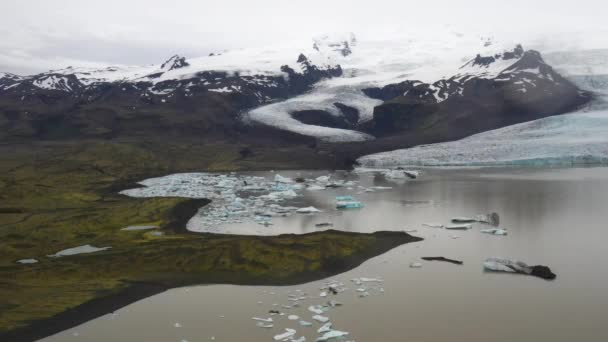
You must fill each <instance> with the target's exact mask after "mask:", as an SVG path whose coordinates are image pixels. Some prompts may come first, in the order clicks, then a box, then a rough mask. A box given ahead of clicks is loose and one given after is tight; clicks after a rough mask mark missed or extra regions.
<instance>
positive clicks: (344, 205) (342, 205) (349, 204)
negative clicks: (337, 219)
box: [336, 201, 363, 209]
mask: <svg viewBox="0 0 608 342" xmlns="http://www.w3.org/2000/svg"><path fill="white" fill-rule="evenodd" d="M336 208H337V209H360V208H363V203H361V202H359V201H339V202H337V203H336Z"/></svg>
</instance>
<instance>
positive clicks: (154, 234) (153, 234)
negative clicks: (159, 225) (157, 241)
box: [150, 232, 165, 237]
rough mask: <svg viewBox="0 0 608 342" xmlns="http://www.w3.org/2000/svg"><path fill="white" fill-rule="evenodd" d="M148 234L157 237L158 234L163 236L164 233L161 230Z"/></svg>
mask: <svg viewBox="0 0 608 342" xmlns="http://www.w3.org/2000/svg"><path fill="white" fill-rule="evenodd" d="M150 235H152V236H156V237H159V236H164V235H165V233H163V232H151V233H150Z"/></svg>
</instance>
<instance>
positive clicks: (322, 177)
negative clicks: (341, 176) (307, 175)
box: [315, 176, 330, 183]
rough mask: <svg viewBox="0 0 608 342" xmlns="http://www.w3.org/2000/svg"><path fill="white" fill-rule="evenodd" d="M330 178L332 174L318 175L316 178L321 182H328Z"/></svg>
mask: <svg viewBox="0 0 608 342" xmlns="http://www.w3.org/2000/svg"><path fill="white" fill-rule="evenodd" d="M329 178H330V176H320V177H317V178H316V179H315V180H316V181H317V182H319V183H327V182H329Z"/></svg>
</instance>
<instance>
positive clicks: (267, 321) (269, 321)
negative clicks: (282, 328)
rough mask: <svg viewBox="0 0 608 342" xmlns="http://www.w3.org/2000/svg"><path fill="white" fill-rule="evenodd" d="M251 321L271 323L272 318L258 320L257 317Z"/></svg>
mask: <svg viewBox="0 0 608 342" xmlns="http://www.w3.org/2000/svg"><path fill="white" fill-rule="evenodd" d="M251 319H252V320H254V321H258V322H264V323H272V317H270V318H259V317H251Z"/></svg>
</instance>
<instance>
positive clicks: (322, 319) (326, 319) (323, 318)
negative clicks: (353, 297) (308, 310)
mask: <svg viewBox="0 0 608 342" xmlns="http://www.w3.org/2000/svg"><path fill="white" fill-rule="evenodd" d="M312 319H314V320H315V321H317V322H320V323H325V322H329V317H326V316H321V315H314V316H312Z"/></svg>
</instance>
